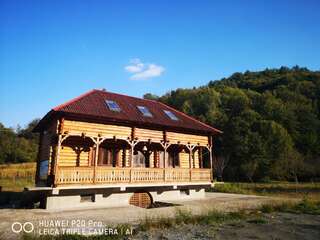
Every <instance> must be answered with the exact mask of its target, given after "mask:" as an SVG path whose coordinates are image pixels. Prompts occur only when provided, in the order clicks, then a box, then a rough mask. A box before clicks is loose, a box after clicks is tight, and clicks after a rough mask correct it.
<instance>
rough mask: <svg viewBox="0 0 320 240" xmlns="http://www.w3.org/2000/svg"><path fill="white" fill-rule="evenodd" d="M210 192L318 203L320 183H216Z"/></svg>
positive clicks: (319, 199)
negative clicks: (304, 200)
mask: <svg viewBox="0 0 320 240" xmlns="http://www.w3.org/2000/svg"><path fill="white" fill-rule="evenodd" d="M210 191H213V192H224V193H239V194H254V195H264V196H273V197H282V198H292V199H299V200H302V199H304V198H308V199H309V200H315V201H320V183H289V182H271V183H221V184H220V183H218V184H215V186H214V188H213V189H210Z"/></svg>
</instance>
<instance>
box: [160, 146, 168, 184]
mask: <svg viewBox="0 0 320 240" xmlns="http://www.w3.org/2000/svg"><path fill="white" fill-rule="evenodd" d="M160 144H161V145H162V147H163V179H164V181H166V156H167V149H168V147H169V146H170V143H168V142H162V143H160Z"/></svg>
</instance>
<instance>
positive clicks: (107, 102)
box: [106, 100, 121, 112]
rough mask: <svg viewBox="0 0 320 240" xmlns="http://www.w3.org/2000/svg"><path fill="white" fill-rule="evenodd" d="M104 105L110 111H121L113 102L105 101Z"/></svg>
mask: <svg viewBox="0 0 320 240" xmlns="http://www.w3.org/2000/svg"><path fill="white" fill-rule="evenodd" d="M106 104H107V106H108V108H109V109H110V110H111V111H114V112H120V111H121V108H120V107H119V105H118V103H116V102H115V101H112V100H106Z"/></svg>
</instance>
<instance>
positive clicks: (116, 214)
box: [0, 193, 275, 239]
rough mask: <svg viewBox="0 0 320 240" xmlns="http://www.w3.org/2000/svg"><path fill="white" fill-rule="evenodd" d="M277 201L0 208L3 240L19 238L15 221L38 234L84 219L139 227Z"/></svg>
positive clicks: (221, 196) (218, 197) (215, 197)
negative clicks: (179, 215) (55, 223)
mask: <svg viewBox="0 0 320 240" xmlns="http://www.w3.org/2000/svg"><path fill="white" fill-rule="evenodd" d="M270 201H275V199H272V198H268V197H260V196H252V195H240V194H225V193H207V195H206V198H205V199H202V200H197V201H184V202H182V201H177V202H174V203H175V204H176V205H178V206H175V207H163V208H154V209H142V208H138V207H133V206H132V207H131V206H130V207H125V208H104V209H86V210H72V211H71V210H70V211H47V210H43V209H0V239H17V237H18V235H17V234H16V233H13V232H12V230H11V226H12V224H13V223H14V222H20V223H24V222H27V221H29V222H31V223H32V224H33V225H34V228H35V231H38V230H39V229H41V227H42V226H41V224H45V221H44V220H46V221H52V220H59V221H60V222H61V221H63V220H64V221H68V222H71V221H75V220H80V221H83V222H86V224H87V223H88V222H89V221H91V222H92V221H93V222H97V223H102V224H103V225H107V226H112V225H117V224H119V223H129V224H137V223H138V222H139V221H141V220H142V219H145V218H146V217H147V218H153V217H160V216H165V217H168V216H174V215H175V213H176V211H177V208H178V209H183V210H188V211H191V212H192V213H193V214H200V213H202V212H206V211H208V210H209V209H213V208H214V209H217V210H222V211H232V210H237V209H251V208H256V207H257V206H259V205H261V204H263V203H266V202H270Z"/></svg>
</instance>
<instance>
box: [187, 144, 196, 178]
mask: <svg viewBox="0 0 320 240" xmlns="http://www.w3.org/2000/svg"><path fill="white" fill-rule="evenodd" d="M194 147H195V146H194V145H191V144H190V143H188V144H187V148H188V150H189V171H190V182H191V181H192V154H193V149H194Z"/></svg>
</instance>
